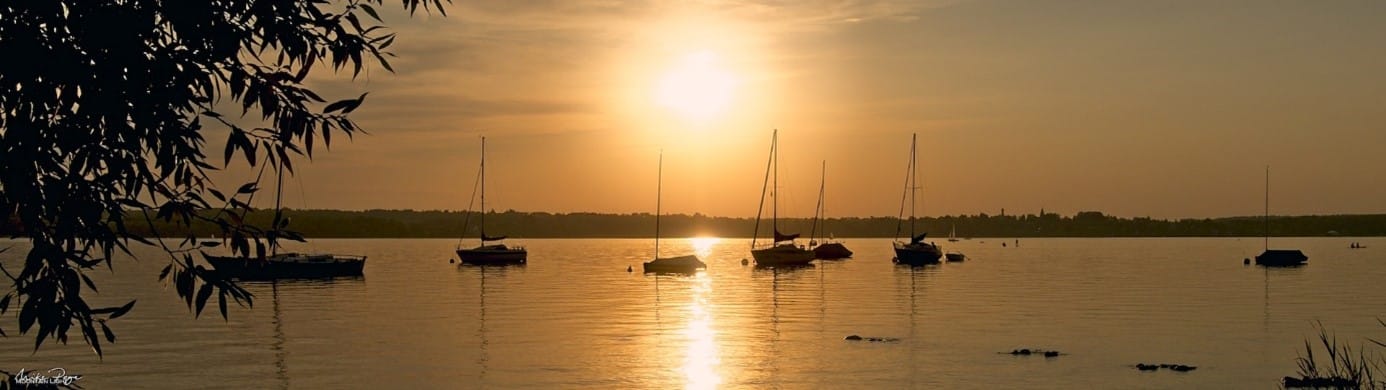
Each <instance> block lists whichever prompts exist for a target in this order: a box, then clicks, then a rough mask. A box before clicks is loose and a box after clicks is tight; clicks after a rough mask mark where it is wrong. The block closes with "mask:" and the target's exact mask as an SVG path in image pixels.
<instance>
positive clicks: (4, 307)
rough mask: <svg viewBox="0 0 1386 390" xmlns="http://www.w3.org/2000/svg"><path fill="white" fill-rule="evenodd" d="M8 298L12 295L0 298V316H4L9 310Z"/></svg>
mask: <svg viewBox="0 0 1386 390" xmlns="http://www.w3.org/2000/svg"><path fill="white" fill-rule="evenodd" d="M10 297H13V295H10V294H5V297H4V298H0V314H5V312H6V311H9V310H10Z"/></svg>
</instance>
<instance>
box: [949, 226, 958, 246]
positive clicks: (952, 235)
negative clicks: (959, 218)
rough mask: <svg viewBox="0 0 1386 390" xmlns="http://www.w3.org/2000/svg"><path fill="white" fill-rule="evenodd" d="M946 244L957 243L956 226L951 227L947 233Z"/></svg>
mask: <svg viewBox="0 0 1386 390" xmlns="http://www.w3.org/2000/svg"><path fill="white" fill-rule="evenodd" d="M948 242H958V225H957V224H954V225H953V230H949V231H948Z"/></svg>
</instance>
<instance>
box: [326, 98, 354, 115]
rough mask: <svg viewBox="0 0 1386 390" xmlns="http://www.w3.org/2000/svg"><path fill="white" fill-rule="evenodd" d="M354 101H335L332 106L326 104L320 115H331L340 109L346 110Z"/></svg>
mask: <svg viewBox="0 0 1386 390" xmlns="http://www.w3.org/2000/svg"><path fill="white" fill-rule="evenodd" d="M354 101H355V100H352V99H346V100H338V101H336V102H334V103H332V104H328V105H327V107H326V108H323V109H322V113H324V114H331V113H332V112H334V111H338V110H341V109H343V108H346V107H347V106H348V105H351V103H352V102H354Z"/></svg>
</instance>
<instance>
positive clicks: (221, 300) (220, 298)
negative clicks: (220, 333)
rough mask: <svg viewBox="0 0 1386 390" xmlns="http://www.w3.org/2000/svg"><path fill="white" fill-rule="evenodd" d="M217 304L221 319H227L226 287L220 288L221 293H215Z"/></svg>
mask: <svg viewBox="0 0 1386 390" xmlns="http://www.w3.org/2000/svg"><path fill="white" fill-rule="evenodd" d="M217 306H219V307H220V309H221V319H222V320H223V321H226V320H229V319H230V318H228V317H227V316H226V289H224V288H223V289H221V294H217Z"/></svg>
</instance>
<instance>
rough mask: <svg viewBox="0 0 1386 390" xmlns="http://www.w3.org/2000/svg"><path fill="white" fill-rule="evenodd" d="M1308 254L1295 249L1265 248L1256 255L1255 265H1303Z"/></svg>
mask: <svg viewBox="0 0 1386 390" xmlns="http://www.w3.org/2000/svg"><path fill="white" fill-rule="evenodd" d="M1306 261H1309V256H1305V255H1304V252H1300V251H1299V250H1297V249H1267V250H1266V251H1265V252H1261V255H1259V256H1256V265H1263V266H1267V267H1294V266H1299V265H1304V262H1306Z"/></svg>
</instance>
